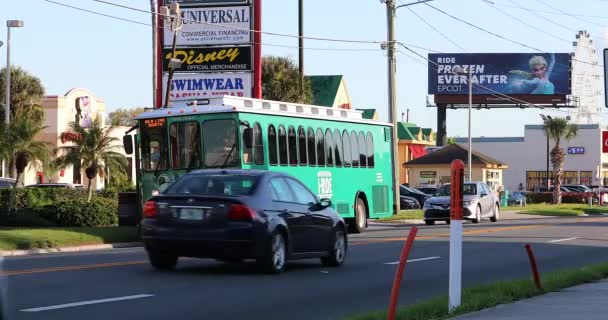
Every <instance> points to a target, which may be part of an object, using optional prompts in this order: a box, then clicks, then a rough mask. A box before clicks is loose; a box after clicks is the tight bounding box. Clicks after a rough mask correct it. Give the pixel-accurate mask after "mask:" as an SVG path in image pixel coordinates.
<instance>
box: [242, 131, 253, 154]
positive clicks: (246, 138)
mask: <svg viewBox="0 0 608 320" xmlns="http://www.w3.org/2000/svg"><path fill="white" fill-rule="evenodd" d="M251 131H252V129H251V128H245V130H243V142H244V143H245V148H247V149H250V148H251V147H253V134H252V132H251Z"/></svg>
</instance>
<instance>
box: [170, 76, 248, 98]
mask: <svg viewBox="0 0 608 320" xmlns="http://www.w3.org/2000/svg"><path fill="white" fill-rule="evenodd" d="M166 90H167V75H166V74H165V75H164V76H163V92H166ZM223 95H229V96H238V97H251V73H250V72H233V73H226V72H225V73H195V74H185V73H179V74H174V75H173V79H171V92H170V94H169V96H170V99H171V102H178V101H183V102H185V101H192V100H197V99H205V98H213V97H218V96H223ZM172 104H173V103H172Z"/></svg>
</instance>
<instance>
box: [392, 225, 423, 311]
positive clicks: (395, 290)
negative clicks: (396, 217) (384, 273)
mask: <svg viewBox="0 0 608 320" xmlns="http://www.w3.org/2000/svg"><path fill="white" fill-rule="evenodd" d="M416 233H418V228H416V227H412V229H410V234H409V235H408V236H407V241H406V242H405V245H404V246H403V251H401V258H400V259H399V266H397V272H396V273H395V279H394V280H393V289H392V290H391V300H390V303H389V306H388V320H393V319H395V309H396V308H397V298H398V297H399V288H400V287H401V279H402V278H403V271H404V270H405V264H406V263H407V257H408V256H409V254H410V249H412V245H413V244H414V239H416Z"/></svg>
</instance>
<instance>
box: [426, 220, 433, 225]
mask: <svg viewBox="0 0 608 320" xmlns="http://www.w3.org/2000/svg"><path fill="white" fill-rule="evenodd" d="M424 223H426V225H427V226H432V225H434V224H435V220H424Z"/></svg>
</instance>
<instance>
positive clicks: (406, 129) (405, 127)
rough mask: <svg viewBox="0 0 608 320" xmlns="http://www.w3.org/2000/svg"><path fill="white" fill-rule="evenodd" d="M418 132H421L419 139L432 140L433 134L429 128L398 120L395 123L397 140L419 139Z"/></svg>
mask: <svg viewBox="0 0 608 320" xmlns="http://www.w3.org/2000/svg"><path fill="white" fill-rule="evenodd" d="M420 133H422V139H421V140H426V141H429V142H432V141H434V137H435V135H434V133H433V129H431V128H421V127H418V126H417V125H416V124H415V123H411V122H399V123H398V124H397V136H398V137H399V140H420V139H418V135H419V134H420Z"/></svg>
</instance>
